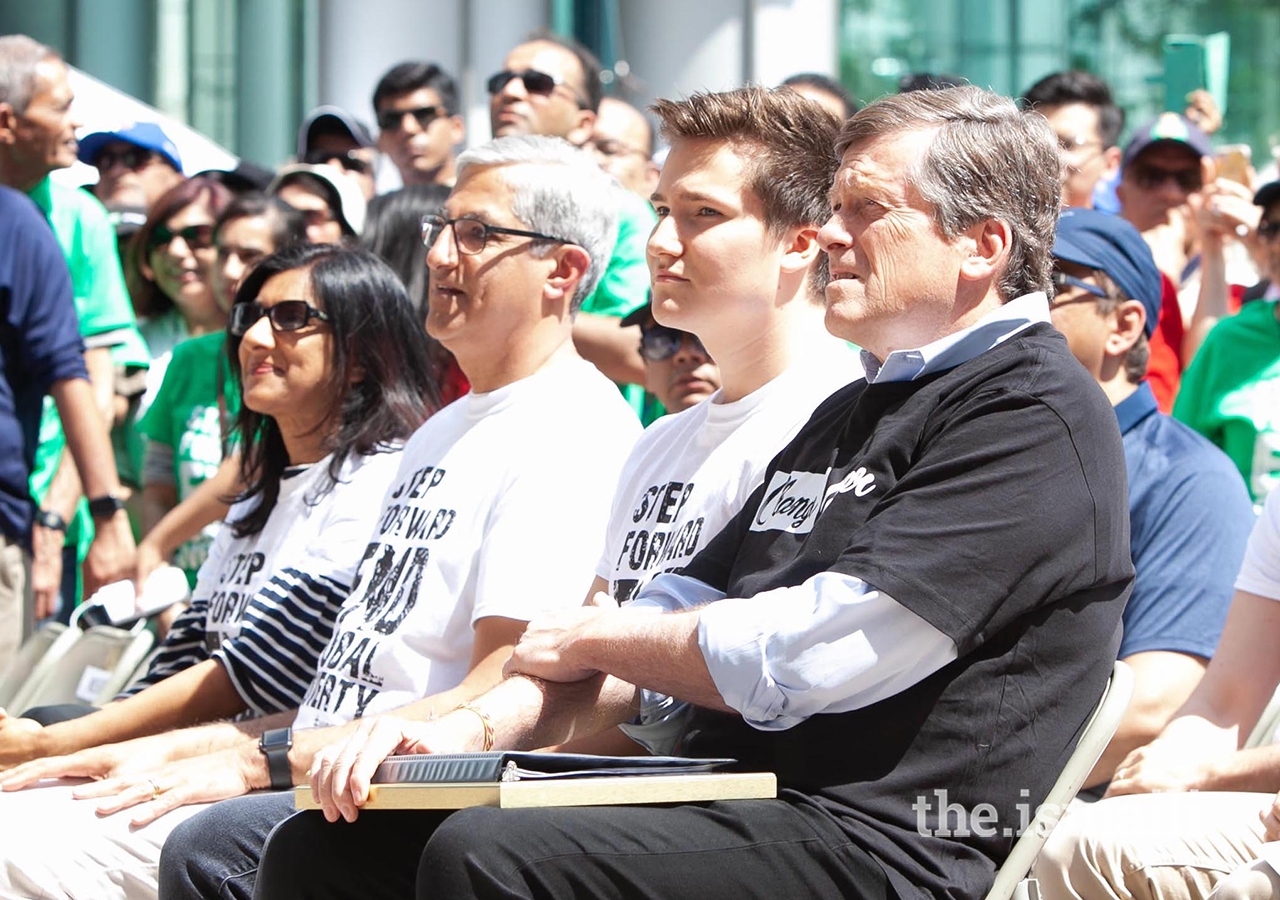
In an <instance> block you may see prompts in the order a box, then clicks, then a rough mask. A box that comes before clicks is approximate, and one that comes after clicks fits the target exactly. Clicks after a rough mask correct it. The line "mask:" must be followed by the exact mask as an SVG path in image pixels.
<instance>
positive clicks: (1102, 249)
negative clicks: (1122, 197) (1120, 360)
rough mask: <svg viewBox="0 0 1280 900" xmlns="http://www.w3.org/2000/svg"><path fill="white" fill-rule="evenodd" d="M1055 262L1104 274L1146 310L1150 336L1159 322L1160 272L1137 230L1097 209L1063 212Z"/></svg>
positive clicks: (1120, 219) (1055, 251) (1059, 224)
mask: <svg viewBox="0 0 1280 900" xmlns="http://www.w3.org/2000/svg"><path fill="white" fill-rule="evenodd" d="M1053 255H1054V258H1055V259H1060V260H1062V261H1064V262H1069V263H1075V264H1076V265H1078V266H1087V267H1088V268H1090V269H1097V270H1098V271H1099V272H1105V273H1106V275H1107V277H1108V278H1110V279H1111V280H1112V281H1114V282H1115V285H1116V287H1118V288H1119V289H1120V290H1121V291H1122V292H1123V293H1124V295H1125V296H1126V297H1128V298H1129V299H1131V300H1137V301H1139V302H1141V303H1142V305H1143V307H1145V308H1146V311H1147V324H1146V333H1147V337H1151V335H1152V333H1153V332H1154V331H1155V330H1156V322H1158V321H1159V319H1160V294H1161V282H1160V270H1159V269H1157V268H1156V261H1155V258H1154V257H1153V256H1152V255H1151V248H1150V247H1148V246H1147V242H1146V241H1144V240H1143V239H1142V235H1141V234H1139V233H1138V229H1136V228H1134V227H1133V226H1132V225H1130V224H1129V223H1128V222H1126V221H1125V220H1124V219H1122V218H1120V217H1119V216H1112V215H1108V214H1107V213H1102V212H1098V211H1097V210H1095V209H1076V208H1072V209H1064V210H1063V211H1062V217H1061V218H1060V219H1059V220H1058V233H1057V235H1056V236H1055V237H1054V241H1053Z"/></svg>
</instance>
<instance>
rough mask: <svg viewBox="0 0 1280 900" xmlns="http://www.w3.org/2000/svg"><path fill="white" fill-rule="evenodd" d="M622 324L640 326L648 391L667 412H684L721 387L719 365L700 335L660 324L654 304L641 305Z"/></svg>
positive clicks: (645, 383) (641, 353)
mask: <svg viewBox="0 0 1280 900" xmlns="http://www.w3.org/2000/svg"><path fill="white" fill-rule="evenodd" d="M620 324H621V325H622V327H623V328H628V327H630V326H632V325H639V326H640V358H641V359H643V360H644V386H645V390H647V391H649V393H651V394H653V395H654V396H655V397H657V398H658V402H659V403H661V404H662V408H663V409H665V410H666V411H667V412H668V413H678V412H684V410H686V409H689V408H690V407H692V406H696V405H697V404H698V403H701V402H702V401H703V400H706V399H707V398H708V397H710V396H711V395H712V394H714V393H715V392H716V390H717V389H718V388H719V387H720V367H719V366H717V365H716V364H715V361H714V360H713V359H712V358H711V354H710V353H708V352H707V348H706V347H704V346H702V341H700V340H699V339H698V336H697V335H696V334H694V333H692V332H690V331H681V330H680V329H678V328H668V327H667V326H666V325H659V324H658V323H657V322H656V321H654V318H653V307H652V306H650V305H648V304H646V305H644V306H642V307H640V308H639V309H637V310H636V311H635V312H633V313H632V314H631V315H629V316H626V317H625V318H624V319H623V320H622V322H621V323H620Z"/></svg>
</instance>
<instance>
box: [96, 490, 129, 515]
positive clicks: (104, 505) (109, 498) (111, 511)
mask: <svg viewBox="0 0 1280 900" xmlns="http://www.w3.org/2000/svg"><path fill="white" fill-rule="evenodd" d="M122 509H124V501H123V500H121V499H120V498H119V497H117V496H116V495H115V494H103V495H102V496H101V497H94V498H92V499H91V500H90V501H89V515H91V516H93V517H94V518H95V519H109V518H111V517H112V516H114V515H115V514H116V513H118V512H120V510H122Z"/></svg>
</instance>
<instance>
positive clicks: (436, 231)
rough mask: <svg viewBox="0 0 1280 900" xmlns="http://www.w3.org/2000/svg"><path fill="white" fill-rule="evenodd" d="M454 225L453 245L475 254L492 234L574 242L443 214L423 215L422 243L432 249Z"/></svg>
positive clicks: (468, 254) (471, 254) (560, 242)
mask: <svg viewBox="0 0 1280 900" xmlns="http://www.w3.org/2000/svg"><path fill="white" fill-rule="evenodd" d="M450 225H452V226H453V245H454V247H456V248H457V250H458V252H459V253H464V254H466V255H467V256H475V255H476V254H477V253H479V252H480V251H481V250H483V249H484V245H485V244H486V243H487V242H488V240H489V235H491V234H512V235H515V236H516V237H527V238H535V239H537V240H540V241H555V242H556V243H557V244H572V243H573V241H566V240H565V239H564V238H558V237H552V236H551V235H549V234H542V233H541V232H538V231H525V230H523V229H520V228H502V227H500V226H498V225H489V224H486V223H485V222H481V221H480V220H479V219H446V218H444V217H443V216H423V217H422V245H423V246H424V247H426V248H427V249H428V250H430V249H431V248H432V247H433V246H435V242H436V241H437V240H439V238H440V233H441V232H443V231H444V230H445V228H446V227H448V226H450Z"/></svg>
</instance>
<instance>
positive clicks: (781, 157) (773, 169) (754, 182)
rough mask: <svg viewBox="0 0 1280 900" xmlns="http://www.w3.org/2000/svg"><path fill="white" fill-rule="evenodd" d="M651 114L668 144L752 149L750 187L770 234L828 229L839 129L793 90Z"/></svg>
mask: <svg viewBox="0 0 1280 900" xmlns="http://www.w3.org/2000/svg"><path fill="white" fill-rule="evenodd" d="M649 108H650V109H651V110H653V112H654V114H655V115H657V117H658V119H659V121H660V123H661V124H660V128H661V131H662V136H663V138H665V139H666V141H667V143H674V142H676V141H679V140H696V139H699V138H710V139H711V140H720V141H726V142H729V143H734V144H743V145H746V146H748V147H750V148H751V151H752V152H751V154H750V156H749V157H747V158H748V160H749V163H748V164H749V166H750V168H749V169H748V172H749V175H748V178H749V181H748V187H750V188H751V190H752V191H754V192H755V194H756V196H758V197H759V198H760V201H761V203H762V204H763V206H764V221H765V225H766V226H767V227H768V229H769V231H770V233H771V234H774V235H776V236H781V235H782V233H783V232H785V231H786V230H787V229H788V228H795V227H797V226H800V225H821V224H822V223H823V222H825V221H826V220H827V217H828V216H830V215H831V205H830V202H829V200H828V193H829V191H830V190H831V181H832V179H833V178H834V177H835V172H836V162H837V159H836V157H835V156H833V155H832V153H831V148H832V146H834V144H835V139H836V135H837V134H838V133H839V130H840V123H839V122H838V121H837V120H836V117H835V116H834V115H832V114H831V113H829V112H827V110H825V109H823V108H822V107H821V106H819V105H818V104H816V103H814V102H813V101H811V100H808V99H806V98H805V97H802V96H801V95H800V94H797V93H796V92H795V91H792V90H770V89H769V88H763V87H744V88H738V89H737V90H733V91H724V92H723V93H718V94H710V93H696V94H692V95H691V96H689V97H686V98H685V99H683V100H658V101H657V102H655V103H654V104H653V106H651V107H649Z"/></svg>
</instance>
